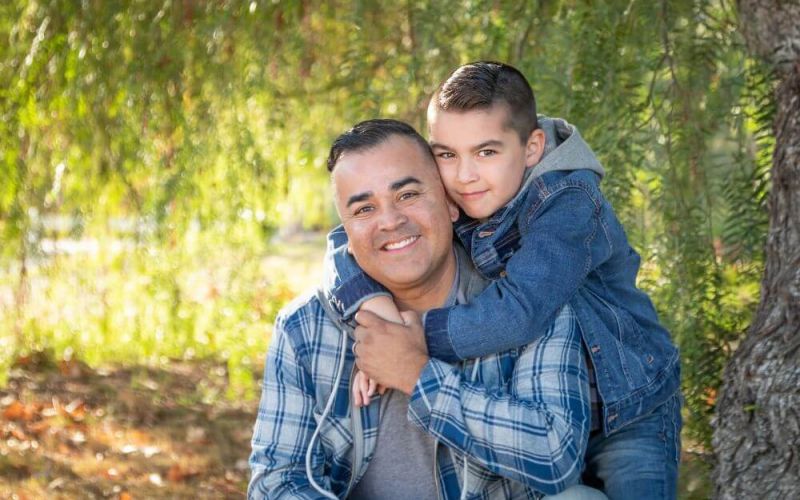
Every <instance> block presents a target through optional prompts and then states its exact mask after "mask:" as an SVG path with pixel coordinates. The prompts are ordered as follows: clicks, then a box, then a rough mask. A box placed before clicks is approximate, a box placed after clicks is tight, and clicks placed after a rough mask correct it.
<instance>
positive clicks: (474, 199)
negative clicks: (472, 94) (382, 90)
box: [428, 104, 544, 219]
mask: <svg viewBox="0 0 800 500" xmlns="http://www.w3.org/2000/svg"><path fill="white" fill-rule="evenodd" d="M509 112H510V111H509V109H508V106H507V105H504V104H496V105H494V106H492V107H490V108H488V109H478V110H472V111H442V110H440V109H438V108H436V106H433V105H431V106H430V107H429V108H428V127H429V132H430V143H431V147H432V148H433V154H434V156H435V157H436V163H437V165H438V167H439V174H440V175H441V176H442V182H443V183H444V186H445V188H446V189H447V194H448V195H450V197H451V198H452V199H453V201H455V202H456V203H457V204H458V206H460V207H461V209H462V210H464V212H465V213H466V214H467V215H469V216H470V217H472V218H474V219H485V218H487V217H489V216H491V215H492V214H493V213H495V212H496V211H497V210H498V209H500V208H501V207H503V206H504V205H505V204H506V203H508V202H509V201H511V199H512V198H513V197H514V195H516V194H517V191H519V188H520V186H521V185H522V177H523V175H524V173H525V168H526V166H533V165H535V164H536V163H538V161H539V159H540V158H541V151H542V150H543V149H544V134H543V133H542V131H541V130H536V131H534V132H533V133H532V134H531V138H529V140H528V141H527V143H523V142H522V141H520V138H519V135H518V134H517V132H516V131H515V130H514V129H512V128H511V127H510V126H508V123H509Z"/></svg>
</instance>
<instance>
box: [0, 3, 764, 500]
mask: <svg viewBox="0 0 800 500" xmlns="http://www.w3.org/2000/svg"><path fill="white" fill-rule="evenodd" d="M734 7H735V6H733V5H731V3H730V2H729V1H727V0H713V1H712V0H709V1H702V0H692V1H690V0H674V1H673V0H670V1H666V0H664V1H659V2H641V1H635V0H625V1H616V0H609V1H604V2H589V1H557V0H542V1H530V2H519V1H510V0H509V1H506V0H491V1H489V0H462V1H452V2H434V1H424V0H409V1H402V2H377V1H354V2H339V1H326V2H320V1H314V0H292V1H281V0H268V1H264V0H257V1H256V0H254V1H234V0H214V1H212V0H159V1H151V0H128V1H122V0H119V1H105V0H80V1H79V0H71V1H69V0H61V1H58V0H49V1H48V0H30V1H22V0H6V1H4V2H3V3H2V5H0V114H1V115H2V119H1V120H0V395H2V401H0V408H1V409H2V411H3V420H2V422H3V429H2V431H0V437H2V438H5V439H6V442H5V444H0V452H1V453H2V455H1V456H0V496H6V495H8V496H13V495H17V496H18V497H20V498H24V497H26V495H27V496H31V497H36V496H38V495H44V494H48V495H50V494H59V495H65V496H68V497H69V496H72V495H75V496H81V495H82V493H81V492H83V493H85V492H87V491H88V492H90V493H91V496H97V497H104V496H116V497H120V498H133V497H149V496H177V497H180V496H184V495H185V496H187V497H191V496H197V495H198V494H199V495H200V496H203V495H207V496H209V497H219V496H228V495H231V496H237V495H238V496H241V494H242V492H243V489H244V486H245V485H246V480H247V465H246V458H247V454H248V452H249V449H248V446H249V435H250V431H251V428H252V422H253V421H254V415H255V409H256V405H257V397H258V394H259V389H258V381H259V379H260V373H261V370H262V365H263V361H264V354H265V352H266V347H267V344H268V341H269V337H270V331H271V327H272V321H273V320H274V317H275V314H276V313H277V311H278V310H279V309H280V308H281V307H282V306H283V305H284V304H285V303H286V301H287V300H289V299H291V298H292V297H294V296H295V295H296V294H297V293H299V292H300V291H302V290H303V289H305V288H307V287H309V286H313V285H314V283H315V282H316V280H317V279H318V277H319V267H320V264H321V257H322V253H323V251H324V233H325V231H326V230H328V229H330V228H331V227H333V226H334V225H335V224H336V223H337V218H336V214H335V211H334V209H333V205H332V202H331V197H330V193H329V186H328V176H327V172H326V169H325V165H324V161H325V158H326V156H327V151H328V147H329V146H330V143H331V141H332V140H333V138H334V137H336V136H337V135H338V134H339V133H341V132H342V131H344V130H345V129H347V128H348V127H349V126H351V125H353V124H354V123H355V122H357V121H360V120H364V119H369V118H374V117H392V118H397V119H401V120H405V121H408V122H409V123H411V124H413V125H414V126H416V127H417V128H418V129H419V130H421V131H422V132H423V135H424V132H425V125H424V110H425V107H426V105H427V99H428V96H429V95H430V93H431V92H432V91H433V90H434V89H435V87H436V85H437V84H438V83H439V82H440V81H441V80H442V79H443V78H445V77H446V76H447V75H448V73H449V72H450V71H452V70H453V69H454V68H455V67H457V66H458V65H460V64H463V63H466V62H470V61H473V60H478V59H493V60H500V61H504V62H508V63H510V64H512V65H514V66H516V67H518V68H519V69H520V70H522V72H523V73H524V74H525V75H526V76H527V77H528V79H529V80H530V82H531V84H532V86H533V87H534V90H535V92H536V96H537V101H538V106H539V111H540V112H541V113H544V114H547V115H550V116H560V117H564V118H566V119H567V120H569V121H570V122H571V123H573V124H575V125H577V126H578V128H579V129H580V131H581V133H582V135H583V136H584V138H585V139H586V140H587V141H588V142H589V144H591V146H592V147H593V148H594V150H595V152H596V153H597V155H598V156H599V157H600V159H601V161H602V163H603V165H604V166H605V168H606V170H607V172H608V174H607V176H606V178H605V180H604V183H603V186H604V190H605V194H606V195H607V197H608V198H609V199H610V200H611V202H612V204H613V205H614V207H615V209H616V210H617V212H618V214H619V216H620V218H621V219H622V221H623V223H624V225H625V227H626V229H627V231H628V236H629V238H630V240H631V243H632V245H633V246H634V248H636V249H637V250H638V251H639V252H640V253H641V254H642V257H643V259H642V262H643V269H642V271H641V273H640V286H641V287H642V288H643V289H645V290H647V291H648V292H649V293H650V294H651V296H652V297H653V299H654V302H655V305H656V307H657V309H658V311H659V313H660V315H661V318H662V320H663V322H664V323H665V324H666V325H667V326H668V328H669V329H670V331H671V332H672V334H673V336H674V339H675V341H676V342H677V343H678V344H679V345H680V348H681V351H682V356H683V386H684V391H685V396H686V400H687V406H686V410H685V421H686V429H685V436H684V438H685V440H684V448H685V453H686V461H685V464H686V465H684V467H685V468H686V470H685V471H684V475H683V484H682V493H681V494H682V496H683V497H684V498H693V497H697V498H702V497H704V496H706V495H707V494H708V490H707V488H708V485H707V481H708V478H707V473H708V466H707V461H708V458H707V456H708V453H709V442H710V435H711V434H710V426H709V420H710V417H711V415H712V413H713V409H714V405H715V401H716V391H717V388H718V387H719V384H720V377H721V372H722V367H723V366H724V363H725V361H726V359H727V358H728V357H729V356H730V354H731V353H732V351H733V349H734V348H735V347H736V345H737V341H738V340H739V339H740V337H741V336H742V334H743V332H744V330H745V328H746V326H747V325H748V324H749V322H750V317H751V314H752V312H753V311H754V309H755V306H756V305H757V303H758V293H759V282H760V279H761V274H762V272H763V255H762V246H763V242H764V238H765V234H766V223H767V215H766V210H765V202H766V194H767V189H768V182H769V178H768V173H769V166H770V160H771V154H772V148H773V140H772V138H771V137H770V132H771V120H772V116H773V112H774V106H773V102H772V97H771V96H772V91H773V88H772V85H771V84H770V83H769V82H770V81H771V80H770V78H769V77H770V75H769V74H768V71H767V70H766V69H765V68H764V67H762V66H760V65H759V63H757V62H756V61H754V60H751V59H749V58H748V57H747V55H746V51H745V48H744V45H743V41H742V40H741V38H740V34H739V32H738V29H737V22H738V21H737V18H736V15H737V14H736V12H735V8H734ZM126 398H127V399H126ZM187 419H189V420H187ZM187 422H189V423H188V424H187ZM37 426H38V427H37ZM76 429H77V430H76ZM76 432H78V434H77V435H76ZM76 436H77V437H76ZM81 436H82V437H81ZM9 442H10V443H11V444H9ZM34 443H35V444H34ZM126 447H127V448H126ZM201 448H203V450H201ZM126 450H127V451H126ZM134 457H138V459H139V461H136V460H133V458H134ZM198 492H199V493H198ZM126 495H127V496H126Z"/></svg>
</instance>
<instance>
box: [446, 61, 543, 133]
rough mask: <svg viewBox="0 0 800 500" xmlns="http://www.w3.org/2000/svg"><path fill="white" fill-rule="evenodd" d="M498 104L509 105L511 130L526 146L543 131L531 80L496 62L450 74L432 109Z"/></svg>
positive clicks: (482, 62)
mask: <svg viewBox="0 0 800 500" xmlns="http://www.w3.org/2000/svg"><path fill="white" fill-rule="evenodd" d="M497 103H505V104H507V105H508V107H509V108H510V109H509V119H510V123H508V124H507V126H508V127H509V128H511V129H513V130H514V131H516V132H517V134H518V135H519V138H520V140H521V141H522V143H523V144H524V143H526V142H527V141H528V137H529V136H530V135H531V132H533V131H534V130H536V129H537V128H539V122H538V120H537V119H536V98H535V97H534V96H533V89H531V85H530V84H529V83H528V80H526V79H525V76H524V75H523V74H522V73H521V72H520V71H519V70H518V69H516V68H514V67H513V66H509V65H508V64H503V63H499V62H493V61H478V62H473V63H469V64H465V65H464V66H461V67H459V68H457V69H456V70H455V71H453V72H452V73H450V76H448V77H447V79H446V80H445V81H444V82H442V84H441V85H439V88H438V89H436V92H434V94H433V96H432V97H431V105H433V106H436V107H437V108H438V109H440V110H442V111H472V110H475V109H488V108H490V107H492V106H494V105H495V104H497Z"/></svg>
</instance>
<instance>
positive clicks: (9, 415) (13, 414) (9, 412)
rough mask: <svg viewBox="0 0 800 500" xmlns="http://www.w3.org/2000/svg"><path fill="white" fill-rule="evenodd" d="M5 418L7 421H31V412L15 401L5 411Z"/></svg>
mask: <svg viewBox="0 0 800 500" xmlns="http://www.w3.org/2000/svg"><path fill="white" fill-rule="evenodd" d="M3 417H5V418H6V419H7V420H25V421H28V420H30V419H31V411H30V409H29V408H27V407H26V406H25V405H24V404H22V403H21V402H20V401H19V400H16V401H14V402H13V403H11V404H10V405H8V407H7V408H6V409H5V410H3Z"/></svg>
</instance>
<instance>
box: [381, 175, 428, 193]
mask: <svg viewBox="0 0 800 500" xmlns="http://www.w3.org/2000/svg"><path fill="white" fill-rule="evenodd" d="M409 184H422V181H421V180H419V179H417V178H416V177H414V176H412V175H409V176H408V177H403V178H402V179H400V180H399V181H394V182H393V183H392V185H391V186H389V188H390V189H391V190H392V191H397V190H400V189H402V188H404V187H406V186H407V185H409Z"/></svg>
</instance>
